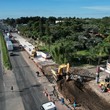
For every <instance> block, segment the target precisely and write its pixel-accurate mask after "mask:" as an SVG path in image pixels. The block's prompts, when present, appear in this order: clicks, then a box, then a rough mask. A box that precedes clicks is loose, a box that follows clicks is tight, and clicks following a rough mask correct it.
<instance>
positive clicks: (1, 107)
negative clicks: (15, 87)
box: [0, 51, 6, 110]
mask: <svg viewBox="0 0 110 110" xmlns="http://www.w3.org/2000/svg"><path fill="white" fill-rule="evenodd" d="M1 62H2V61H1V51H0V110H5V109H6V106H5V92H4V85H3V71H2V63H1Z"/></svg>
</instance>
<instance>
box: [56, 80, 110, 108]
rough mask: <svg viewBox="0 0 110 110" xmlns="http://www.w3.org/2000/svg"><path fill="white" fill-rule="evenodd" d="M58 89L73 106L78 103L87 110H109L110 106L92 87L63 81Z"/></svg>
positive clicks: (59, 83)
mask: <svg viewBox="0 0 110 110" xmlns="http://www.w3.org/2000/svg"><path fill="white" fill-rule="evenodd" d="M57 84H58V89H59V91H60V92H61V93H62V94H63V96H64V97H65V98H66V99H69V100H70V102H71V103H72V104H73V102H74V101H76V102H77V103H78V104H79V105H81V106H82V107H83V108H85V110H109V109H110V105H109V104H108V103H107V102H106V101H105V100H104V99H101V98H100V97H99V96H98V95H97V94H96V93H95V92H93V91H92V90H91V89H90V87H89V86H88V85H87V84H85V85H82V84H81V83H79V82H77V81H73V80H71V81H68V82H67V81H65V80H61V81H59V82H58V83H57Z"/></svg>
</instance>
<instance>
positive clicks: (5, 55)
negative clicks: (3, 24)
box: [0, 32, 11, 69]
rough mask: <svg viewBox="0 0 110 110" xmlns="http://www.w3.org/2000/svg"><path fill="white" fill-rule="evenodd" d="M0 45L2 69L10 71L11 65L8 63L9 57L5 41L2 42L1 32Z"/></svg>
mask: <svg viewBox="0 0 110 110" xmlns="http://www.w3.org/2000/svg"><path fill="white" fill-rule="evenodd" d="M0 44H1V50H2V57H3V64H4V67H5V68H7V69H11V63H10V59H9V56H8V51H7V47H6V43H5V40H4V38H3V35H2V33H1V32H0Z"/></svg>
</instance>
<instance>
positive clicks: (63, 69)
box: [51, 63, 70, 81]
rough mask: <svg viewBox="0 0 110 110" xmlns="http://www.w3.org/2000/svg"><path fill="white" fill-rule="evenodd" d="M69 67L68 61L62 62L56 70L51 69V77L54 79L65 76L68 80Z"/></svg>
mask: <svg viewBox="0 0 110 110" xmlns="http://www.w3.org/2000/svg"><path fill="white" fill-rule="evenodd" d="M69 68H70V64H69V63H67V64H62V65H60V66H59V67H58V68H57V69H56V70H54V69H51V73H52V74H53V77H54V79H55V80H56V81H59V80H61V79H63V77H65V78H66V80H69Z"/></svg>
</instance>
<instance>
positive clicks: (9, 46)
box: [6, 41, 13, 51]
mask: <svg viewBox="0 0 110 110" xmlns="http://www.w3.org/2000/svg"><path fill="white" fill-rule="evenodd" d="M6 46H7V49H8V50H9V51H12V50H13V43H12V42H11V41H6Z"/></svg>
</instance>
